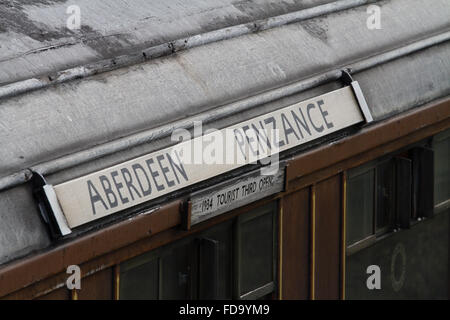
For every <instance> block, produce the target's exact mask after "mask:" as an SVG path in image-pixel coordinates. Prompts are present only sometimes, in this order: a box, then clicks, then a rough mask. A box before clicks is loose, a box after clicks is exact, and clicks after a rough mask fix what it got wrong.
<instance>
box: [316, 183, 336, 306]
mask: <svg viewBox="0 0 450 320" xmlns="http://www.w3.org/2000/svg"><path fill="white" fill-rule="evenodd" d="M314 217H315V223H314V225H315V232H314V234H315V239H314V241H315V245H314V248H315V252H314V268H315V270H314V278H315V281H314V285H315V288H314V299H317V300H319V299H326V300H330V299H339V297H340V263H341V250H340V249H341V176H340V175H336V176H333V177H331V178H329V179H327V180H324V181H321V182H318V183H317V184H316V186H315V214H314Z"/></svg>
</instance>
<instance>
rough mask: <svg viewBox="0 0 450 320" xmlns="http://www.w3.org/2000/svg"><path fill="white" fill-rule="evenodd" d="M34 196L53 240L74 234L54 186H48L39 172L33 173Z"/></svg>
mask: <svg viewBox="0 0 450 320" xmlns="http://www.w3.org/2000/svg"><path fill="white" fill-rule="evenodd" d="M32 173H33V175H32V177H31V184H32V188H33V196H34V198H35V200H36V201H37V203H38V208H39V212H40V214H41V216H42V218H43V220H44V222H45V223H46V224H47V226H48V228H49V230H50V234H51V236H52V238H54V239H55V238H61V237H63V236H66V235H68V234H70V233H72V230H70V228H69V227H68V224H67V221H66V218H65V217H64V214H63V211H62V209H61V207H60V205H59V202H58V199H57V197H56V193H55V190H54V189H53V186H52V185H50V184H47V182H46V180H45V178H44V177H43V176H42V175H41V174H40V173H38V172H34V171H33V172H32Z"/></svg>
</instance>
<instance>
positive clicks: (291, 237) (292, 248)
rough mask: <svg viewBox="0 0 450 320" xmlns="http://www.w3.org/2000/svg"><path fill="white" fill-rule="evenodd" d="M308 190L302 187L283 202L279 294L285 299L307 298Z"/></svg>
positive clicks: (308, 284) (308, 273) (308, 252)
mask: <svg viewBox="0 0 450 320" xmlns="http://www.w3.org/2000/svg"><path fill="white" fill-rule="evenodd" d="M309 197H310V190H309V188H304V189H302V190H299V191H296V192H294V193H291V194H289V195H287V196H285V197H284V198H283V199H282V201H283V224H282V228H283V240H282V243H283V248H282V250H283V257H282V259H283V261H282V268H283V270H282V279H281V281H282V293H281V296H282V298H283V299H286V300H295V299H308V298H309V286H310V283H309V275H310V270H309V255H310V250H309V247H310V241H309V238H310V228H309V225H310V204H309Z"/></svg>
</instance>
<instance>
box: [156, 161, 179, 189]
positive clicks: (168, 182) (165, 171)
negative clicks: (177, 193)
mask: <svg viewBox="0 0 450 320" xmlns="http://www.w3.org/2000/svg"><path fill="white" fill-rule="evenodd" d="M156 160H158V164H159V167H160V168H161V171H162V173H163V176H164V179H165V180H166V182H167V185H168V186H169V187H173V186H174V185H175V182H173V180H169V179H168V178H167V174H166V173H167V172H170V170H169V167H164V166H163V165H162V164H161V162H162V161H163V160H164V155H162V154H160V155H159V156H157V157H156Z"/></svg>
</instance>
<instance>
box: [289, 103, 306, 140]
mask: <svg viewBox="0 0 450 320" xmlns="http://www.w3.org/2000/svg"><path fill="white" fill-rule="evenodd" d="M298 111H299V112H300V115H301V116H302V119H303V121H301V120H300V118H299V117H298V116H297V115H296V114H295V112H294V110H292V111H291V114H292V117H293V118H294V121H295V123H296V124H297V128H298V131H299V132H300V135H301V136H302V139H303V138H304V137H303V132H302V129H300V125H301V126H302V127H303V129H305V131H306V132H308V134H309V135H311V129H309V127H308V124H307V123H306V120H305V116H304V115H303V111H302V109H301V108H298Z"/></svg>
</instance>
